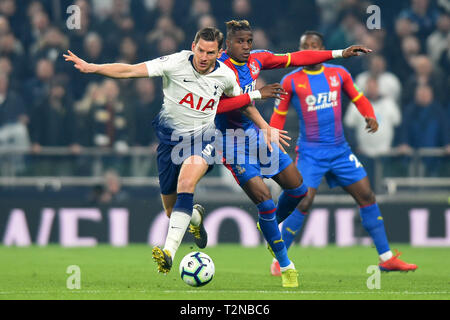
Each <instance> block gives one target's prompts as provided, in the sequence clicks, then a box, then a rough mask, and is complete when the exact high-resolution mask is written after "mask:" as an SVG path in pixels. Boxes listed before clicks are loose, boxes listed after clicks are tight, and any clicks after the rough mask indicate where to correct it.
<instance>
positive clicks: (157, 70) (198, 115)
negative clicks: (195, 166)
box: [145, 50, 241, 142]
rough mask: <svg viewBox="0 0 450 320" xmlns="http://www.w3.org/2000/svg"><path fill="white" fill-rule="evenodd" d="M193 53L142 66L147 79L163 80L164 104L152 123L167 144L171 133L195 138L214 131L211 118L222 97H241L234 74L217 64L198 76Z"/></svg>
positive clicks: (183, 53) (222, 65) (220, 63)
mask: <svg viewBox="0 0 450 320" xmlns="http://www.w3.org/2000/svg"><path fill="white" fill-rule="evenodd" d="M193 55H194V54H193V52H192V51H187V50H183V51H180V52H178V53H174V54H171V55H168V56H164V57H160V58H157V59H154V60H150V61H147V62H145V64H146V66H147V70H148V75H149V77H157V76H160V77H162V78H163V92H164V103H163V106H162V109H161V112H160V113H159V115H158V118H157V119H156V120H155V121H156V122H157V123H156V129H157V134H158V137H159V138H160V139H161V140H162V141H164V142H169V141H167V139H170V137H168V135H170V134H172V132H173V131H175V130H176V131H177V132H178V133H181V134H183V135H184V134H188V135H194V136H197V134H201V133H203V132H205V131H206V130H209V129H214V128H215V126H214V118H215V116H216V112H217V106H218V104H219V99H220V97H221V96H222V94H225V95H226V96H229V97H233V96H237V95H240V94H241V88H240V86H239V84H238V83H237V80H236V75H235V74H234V72H233V71H232V70H231V69H230V68H228V67H227V66H226V65H225V64H223V63H222V62H220V61H217V62H216V67H215V69H214V71H212V72H210V73H208V74H205V75H203V74H200V73H198V72H197V71H196V70H195V69H194V67H193V65H192V58H193Z"/></svg>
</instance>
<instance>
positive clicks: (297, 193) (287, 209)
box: [276, 183, 308, 224]
mask: <svg viewBox="0 0 450 320" xmlns="http://www.w3.org/2000/svg"><path fill="white" fill-rule="evenodd" d="M307 192H308V188H307V187H306V186H305V185H304V184H303V183H302V185H301V186H300V187H298V188H295V189H285V190H283V192H281V195H280V197H279V198H278V205H277V212H276V215H277V221H278V223H279V224H280V223H281V222H283V221H284V220H285V219H286V218H287V217H288V216H289V215H290V214H291V213H292V212H293V211H294V210H295V208H296V207H297V205H298V204H299V203H300V201H302V199H303V198H304V197H305V196H306V193H307Z"/></svg>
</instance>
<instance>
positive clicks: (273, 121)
mask: <svg viewBox="0 0 450 320" xmlns="http://www.w3.org/2000/svg"><path fill="white" fill-rule="evenodd" d="M289 79H290V78H286V77H285V78H283V80H281V85H282V86H283V89H284V91H286V92H287V95H284V96H283V100H280V99H277V100H276V101H275V107H274V108H273V114H272V117H271V118H270V126H271V127H274V128H277V129H283V127H284V124H285V123H286V115H287V113H288V109H289V104H290V102H291V97H292V84H291V81H290V80H289Z"/></svg>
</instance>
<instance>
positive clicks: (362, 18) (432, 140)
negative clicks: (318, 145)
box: [0, 0, 450, 246]
mask: <svg viewBox="0 0 450 320" xmlns="http://www.w3.org/2000/svg"><path fill="white" fill-rule="evenodd" d="M72 4H75V5H77V6H79V8H80V9H81V28H80V29H77V30H69V29H68V28H67V25H66V20H67V19H68V18H69V17H70V13H67V11H66V10H67V8H68V6H70V5H72ZM372 4H374V5H377V6H378V7H379V8H380V17H381V29H374V30H369V29H368V28H367V26H366V22H367V19H368V18H369V17H370V16H371V13H367V11H366V9H367V8H368V6H369V5H372ZM230 19H247V20H249V21H250V23H251V24H252V27H253V30H254V49H269V50H271V51H274V52H279V53H284V52H289V51H295V50H297V49H298V42H299V37H300V35H301V34H302V32H304V31H306V30H318V31H320V32H322V33H323V34H324V35H325V40H326V47H327V48H328V49H339V48H345V47H347V46H349V45H351V44H364V45H366V46H368V47H370V48H372V49H373V50H374V52H373V53H372V54H371V55H370V56H364V57H358V58H353V59H350V60H336V61H333V62H332V63H337V64H343V65H344V66H345V67H346V68H348V70H349V71H350V72H351V74H352V76H353V78H354V80H355V81H356V83H357V84H358V86H359V87H360V88H362V90H363V91H364V92H365V94H366V95H367V97H368V98H369V100H370V101H371V102H372V104H373V105H374V108H375V112H376V115H377V118H378V120H379V122H380V126H381V128H382V129H381V130H380V132H379V133H377V134H375V135H373V136H371V135H367V134H366V133H364V130H362V128H363V126H364V123H363V122H364V121H363V118H362V117H358V114H357V113H355V112H354V110H356V109H355V108H354V107H353V106H352V105H350V104H349V101H348V100H347V101H345V102H344V105H345V110H344V112H343V115H344V124H345V130H346V137H347V139H348V140H349V142H350V143H351V145H352V148H353V150H354V152H355V153H356V154H357V156H358V157H359V159H360V161H361V162H362V163H363V164H364V166H365V167H366V169H367V171H368V174H369V176H370V178H371V182H372V185H373V188H374V190H375V191H376V194H377V199H378V201H379V203H380V206H381V209H382V212H383V215H384V217H385V221H386V228H387V231H388V236H389V239H390V240H391V241H393V242H404V243H409V244H412V245H417V246H450V207H449V201H450V161H449V156H450V132H449V125H450V90H449V89H450V72H449V71H450V32H449V31H450V3H449V2H448V1H447V0H399V1H381V0H380V1H357V0H315V1H313V0H305V1H298V0H284V1H261V0H258V1H251V0H233V1H231V0H230V1H215V0H142V1H136V0H133V1H130V0H91V1H88V0H78V1H64V0H62V1H58V0H41V1H30V0H17V1H15V0H0V237H1V238H0V239H1V241H2V244H3V245H7V246H9V245H17V246H26V245H30V244H39V245H46V244H48V243H59V244H61V245H64V246H91V245H96V244H97V243H101V242H105V243H111V244H113V245H118V246H120V245H126V244H128V243H131V242H143V243H149V244H150V243H151V244H160V243H161V242H162V240H163V239H164V237H165V234H161V230H166V228H165V226H166V225H167V223H168V219H166V217H165V216H164V214H162V205H161V202H160V199H159V187H158V180H157V170H156V161H155V160H156V159H155V155H156V154H155V151H156V144H157V141H156V137H155V135H154V133H153V131H152V128H151V121H152V119H153V117H154V116H155V115H156V114H157V113H158V112H159V110H160V106H161V103H162V91H161V83H160V80H159V79H153V80H152V79H139V80H121V81H116V80H112V79H105V78H103V77H100V76H96V75H83V74H80V73H79V72H78V71H77V70H76V69H74V68H73V66H72V64H70V63H66V62H64V59H63V58H62V53H63V52H65V51H66V50H67V49H70V50H71V51H73V52H74V53H76V54H77V55H79V56H80V57H82V58H83V59H85V60H86V61H88V62H95V63H106V62H118V61H120V62H126V63H138V62H142V61H145V60H149V59H153V58H156V57H158V56H162V55H167V54H170V53H173V52H176V51H178V50H182V49H187V48H190V44H191V41H192V39H193V37H194V35H195V32H196V31H197V30H198V29H199V28H201V27H204V26H209V25H214V26H216V27H218V28H219V29H221V30H222V31H225V21H228V20H230ZM290 70H292V69H290ZM290 70H274V71H266V72H263V73H262V76H261V77H260V79H259V82H258V86H262V85H263V83H271V82H279V81H280V80H281V78H282V77H283V76H284V75H285V74H286V73H288V72H289V71H290ZM273 103H274V101H273V100H268V101H265V102H261V103H258V104H257V105H258V107H259V110H260V111H261V113H262V114H263V115H264V117H265V118H266V119H269V118H270V116H271V114H272V111H273ZM286 128H287V130H288V131H289V133H290V135H291V137H292V138H293V141H295V139H296V138H297V134H298V124H297V120H296V115H295V112H294V111H290V112H289V113H288V120H287V127H286ZM289 153H290V154H291V156H292V158H295V151H294V147H291V148H290V149H289ZM268 183H269V184H270V186H271V189H272V192H273V195H274V198H275V199H276V198H277V196H278V193H279V189H278V188H277V186H276V185H274V184H272V183H271V182H268ZM196 201H197V202H200V203H202V204H203V205H204V206H205V208H206V209H207V211H208V214H207V221H206V224H207V229H208V230H209V231H210V232H211V235H210V245H214V244H216V243H218V242H220V243H221V242H240V243H241V244H243V245H245V246H256V245H259V244H261V243H262V239H260V236H259V234H258V232H257V230H256V228H255V225H254V219H255V218H256V211H255V209H254V207H253V205H252V204H251V203H250V200H248V199H247V197H246V196H245V195H244V194H243V193H242V192H241V191H240V189H239V188H238V187H237V185H235V183H234V181H233V179H232V177H231V175H230V174H229V173H228V172H227V171H226V170H224V168H222V166H219V165H218V166H216V167H215V169H214V170H213V172H212V173H211V174H209V175H208V176H207V177H206V178H205V179H203V180H202V182H201V184H200V185H199V187H198V190H197V192H196ZM357 212H358V211H357V210H356V206H355V204H354V202H353V200H352V199H351V198H350V197H349V196H348V195H346V194H345V193H344V192H343V191H342V190H340V189H335V190H334V189H333V190H330V189H328V187H327V186H326V184H322V186H321V188H320V189H319V192H318V196H317V197H316V202H315V205H314V210H313V212H312V213H311V214H310V216H309V218H308V221H307V224H306V226H305V230H304V232H303V233H302V235H300V236H299V237H298V239H297V242H301V243H302V245H313V246H324V245H327V244H329V243H336V244H337V245H342V246H347V245H355V244H360V243H362V244H367V243H368V242H367V241H368V239H367V238H366V237H365V236H366V235H365V233H364V231H363V230H362V229H361V227H360V223H359V222H358V219H359V217H358V214H357Z"/></svg>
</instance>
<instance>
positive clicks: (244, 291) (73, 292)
mask: <svg viewBox="0 0 450 320" xmlns="http://www.w3.org/2000/svg"><path fill="white" fill-rule="evenodd" d="M67 293H69V294H105V293H115V294H120V293H144V294H145V293H147V294H150V293H156V294H158V293H189V294H190V293H206V294H210V293H229V294H240V293H262V294H274V293H281V294H283V293H284V294H367V293H369V294H380V295H383V294H388V295H430V294H436V295H444V294H450V292H448V291H425V292H420V291H378V290H377V291H314V290H311V291H308V290H299V291H292V290H162V291H156V290H155V291H153V290H83V289H81V290H77V291H68V290H63V291H45V290H41V291H39V290H34V291H33V290H30V291H0V295H13V294H67Z"/></svg>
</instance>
